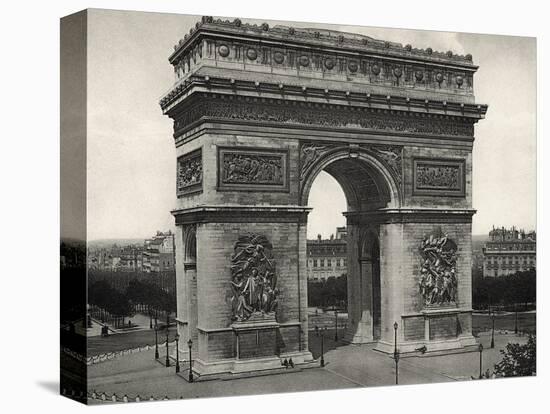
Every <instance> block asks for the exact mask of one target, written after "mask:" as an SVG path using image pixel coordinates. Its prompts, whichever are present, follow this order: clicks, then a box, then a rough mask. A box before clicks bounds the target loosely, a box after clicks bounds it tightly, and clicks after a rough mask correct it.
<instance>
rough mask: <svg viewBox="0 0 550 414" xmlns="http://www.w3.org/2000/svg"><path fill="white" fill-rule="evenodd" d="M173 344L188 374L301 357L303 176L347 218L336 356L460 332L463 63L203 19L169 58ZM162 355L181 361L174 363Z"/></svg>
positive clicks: (465, 130) (463, 341) (467, 114)
mask: <svg viewBox="0 0 550 414" xmlns="http://www.w3.org/2000/svg"><path fill="white" fill-rule="evenodd" d="M169 61H170V63H171V64H172V66H173V68H174V76H175V83H174V85H173V86H172V88H171V89H170V91H169V92H168V93H167V94H166V95H165V96H164V97H163V98H162V99H161V101H160V105H161V107H162V110H163V113H164V114H166V115H167V116H169V117H170V118H172V119H173V121H174V134H173V137H174V141H175V146H176V152H177V172H176V174H177V186H176V195H177V205H176V208H175V209H174V210H173V212H172V213H173V215H174V217H175V221H176V225H177V234H176V249H177V253H176V263H177V266H176V267H177V269H176V271H177V293H178V312H177V313H178V319H177V320H178V332H179V334H180V335H181V337H182V340H181V341H180V343H181V344H185V343H186V342H187V340H188V339H191V340H192V341H193V345H192V346H193V352H194V355H196V359H195V358H194V359H195V361H194V370H195V371H196V372H197V373H199V374H200V375H218V374H225V373H239V372H248V371H255V370H265V369H276V368H279V367H280V365H281V360H282V359H283V358H292V359H293V361H294V363H295V364H298V365H299V364H303V363H307V362H309V361H311V360H312V355H311V353H310V352H309V351H308V339H307V338H308V337H307V332H308V320H307V275H306V240H307V237H306V224H307V217H308V212H309V211H310V208H308V206H307V204H308V195H309V191H310V189H311V186H312V183H313V181H314V179H315V177H316V176H317V175H318V174H319V172H320V171H323V170H324V171H326V172H327V173H329V174H330V175H332V176H333V177H334V178H335V179H336V180H337V181H338V182H339V183H340V185H341V186H342V188H343V190H344V193H345V195H346V198H347V202H348V211H347V212H346V213H345V216H346V218H347V227H348V237H347V242H348V249H347V251H348V260H347V262H348V284H349V286H348V301H349V304H348V308H349V323H348V328H347V332H346V340H348V341H349V342H353V343H368V342H375V343H376V347H377V349H379V350H381V351H383V352H393V349H394V333H395V332H394V327H393V326H394V322H397V324H398V331H397V346H398V348H399V350H400V351H401V352H412V351H414V350H415V349H417V348H419V347H422V346H425V347H426V349H427V351H428V352H429V351H433V350H444V349H454V348H461V347H464V346H467V345H472V344H474V343H475V341H474V337H473V336H472V333H471V318H472V309H471V260H472V258H471V221H472V215H473V214H474V213H475V211H474V210H473V209H472V181H471V177H472V147H473V142H474V124H475V123H476V122H477V121H479V120H480V119H483V118H484V115H485V113H486V111H487V106H486V105H479V104H477V103H476V102H475V98H474V93H473V91H474V82H473V75H474V73H475V72H476V70H477V66H475V65H474V64H473V62H472V56H471V55H466V56H459V55H455V54H453V53H452V52H450V51H449V52H446V53H440V52H435V51H433V50H431V49H429V48H428V49H416V48H413V47H412V46H410V45H406V46H402V45H401V44H396V43H392V42H384V41H380V40H376V39H373V38H370V37H367V36H362V35H356V34H350V33H340V32H335V31H331V30H320V29H301V28H294V27H284V26H275V27H269V25H268V24H266V23H264V24H262V25H251V24H245V23H243V22H242V21H241V20H239V19H235V20H233V21H222V20H216V19H213V18H212V17H203V19H202V21H200V22H198V23H197V24H196V26H195V27H194V28H193V29H191V31H190V32H189V34H188V35H186V36H185V38H184V39H182V40H181V41H180V42H179V43H178V44H177V45H176V46H175V47H174V51H173V53H172V54H171V55H170V57H169ZM181 351H182V352H180V354H182V355H184V353H183V351H184V349H183V348H182V350H181Z"/></svg>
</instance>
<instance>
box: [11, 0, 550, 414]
mask: <svg viewBox="0 0 550 414" xmlns="http://www.w3.org/2000/svg"><path fill="white" fill-rule="evenodd" d="M86 7H96V8H119V9H126V8H131V9H133V10H143V11H156V12H174V13H186V14H198V15H202V14H209V15H218V16H220V15H222V16H223V15H227V16H240V17H245V18H246V17H255V18H266V19H268V18H269V19H280V20H295V21H315V22H324V23H339V24H357V25H367V26H386V27H404V28H413V29H433V30H448V31H466V32H478V33H491V34H495V33H496V34H509V35H524V36H525V35H527V36H537V37H538V41H537V43H538V45H537V46H538V48H537V50H538V74H539V79H538V82H539V83H538V85H539V89H538V90H539V95H538V104H539V105H538V122H539V128H538V155H539V158H538V161H539V162H538V178H539V179H538V191H539V192H538V194H539V202H538V212H539V214H538V226H537V227H538V233H539V235H538V236H539V240H538V247H539V251H543V249H544V247H546V245H547V243H546V237H545V234H546V230H547V222H546V220H545V219H544V218H543V216H542V212H543V204H544V200H545V196H546V194H545V193H543V185H542V183H543V182H544V178H546V176H545V172H546V170H548V168H546V169H544V167H543V162H542V160H543V158H542V157H543V154H544V155H547V154H545V151H544V150H545V145H544V143H543V142H542V139H541V138H542V136H543V134H544V131H543V126H544V125H543V124H544V118H545V117H544V114H543V111H544V109H545V108H543V99H544V97H545V96H548V87H547V85H548V82H545V79H544V78H543V76H542V74H544V73H545V72H546V73H549V72H550V71H549V70H548V68H549V65H548V55H549V53H548V43H547V42H546V38H547V37H548V33H549V29H548V27H549V26H550V25H548V22H547V12H546V11H545V10H544V2H536V1H534V0H533V1H531V0H523V1H521V2H504V1H501V2H481V1H474V0H472V1H469V0H461V1H457V2H444V1H441V0H439V1H421V0H416V1H411V0H389V1H380V0H379V1H375V0H372V1H347V2H340V3H337V2H322V1H319V0H317V1H302V2H298V1H296V0H276V1H237V0H232V1H225V0H209V1H207V2H181V1H167V0H156V1H143V0H141V1H140V0H134V1H132V2H131V3H130V2H125V1H122V0H109V1H106V0H104V1H99V0H98V1H94V0H88V1H81V0H71V1H69V0H64V1H56V2H40V1H34V2H31V1H24V0H18V1H15V2H6V3H5V4H4V5H3V8H2V13H1V17H0V19H1V20H2V21H1V24H0V30H1V31H2V34H1V39H2V65H1V68H2V69H1V70H2V92H3V97H2V100H1V102H2V134H1V136H2V150H1V151H0V157H1V162H0V168H1V169H2V170H1V175H0V176H1V177H2V191H1V194H2V207H1V208H2V211H1V213H2V214H0V217H1V227H0V228H1V229H2V237H1V238H0V239H1V243H2V250H1V251H2V267H1V269H2V270H1V271H0V274H1V275H2V283H3V285H2V289H0V291H1V292H2V299H1V300H0V303H1V304H2V315H3V327H2V331H3V333H4V335H2V339H1V342H0V343H1V344H2V355H3V358H2V378H3V380H4V381H3V383H4V384H5V385H4V387H2V389H3V391H4V392H3V397H4V398H3V401H2V404H3V405H4V406H6V405H7V406H8V407H5V408H4V410H5V412H12V411H14V409H15V407H17V409H18V411H26V412H32V411H31V410H36V411H38V410H40V411H44V410H47V411H52V412H58V413H65V412H67V413H69V412H70V413H73V412H75V411H78V410H80V409H83V408H82V407H79V405H77V404H76V403H74V402H72V401H69V400H68V399H64V398H61V397H58V396H57V395H56V394H57V393H56V392H54V391H53V390H52V389H53V387H54V386H55V382H56V381H57V379H58V376H59V374H58V370H59V367H58V358H59V357H58V355H59V352H58V349H59V348H58V330H57V329H58V328H57V321H58V315H59V311H58V309H57V308H58V298H59V294H58V246H59V245H58V236H59V230H58V229H59V219H58V209H59V201H58V200H59V151H58V146H59V92H58V91H59V20H58V19H59V18H60V17H61V16H64V15H67V14H70V13H72V12H75V11H78V10H81V9H83V8H86ZM495 53H506V51H505V50H499V51H495ZM545 69H546V71H545ZM6 92H7V94H6ZM548 115H549V114H546V116H547V117H548ZM6 127H7V128H6ZM518 202H521V200H518ZM510 208H513V206H510ZM539 257H540V259H539V260H538V266H539V272H538V273H539V275H540V276H539V278H538V282H539V284H538V291H539V301H538V304H539V308H538V318H539V321H540V320H543V321H546V320H547V315H546V312H545V307H546V306H545V302H544V299H545V297H547V296H548V295H547V293H548V292H547V286H548V282H546V277H545V275H544V272H545V270H546V269H547V268H548V259H547V258H546V257H545V256H544V255H540V256H539ZM539 327H541V328H542V327H543V324H542V323H539ZM546 339H547V335H546V334H545V332H544V330H542V331H541V330H540V329H539V335H538V342H539V355H538V359H539V368H538V370H539V375H538V377H537V378H528V379H518V380H515V379H512V380H501V381H482V382H463V383H457V384H452V385H448V384H442V385H419V386H405V387H399V388H395V387H382V388H369V389H360V390H347V391H329V392H315V393H301V394H281V395H270V396H263V397H261V398H260V397H239V399H229V400H228V399H208V400H205V399H200V400H188V401H186V402H181V401H180V402H160V403H149V404H129V405H124V406H104V407H102V408H100V409H101V410H102V412H111V411H114V410H117V412H129V410H131V411H132V412H144V411H146V410H158V409H160V410H162V411H163V412H181V411H182V410H184V411H185V412H188V413H195V412H201V413H202V412H204V410H206V411H211V410H212V411H214V410H216V411H219V410H223V412H224V413H226V412H240V413H243V412H245V413H247V412H249V411H259V412H261V413H262V414H264V413H271V412H277V413H280V412H281V411H282V410H288V409H292V410H296V411H297V410H302V411H306V410H307V411H309V412H313V411H314V410H315V412H336V411H338V412H342V411H344V410H346V411H347V410H353V411H355V410H358V411H360V412H361V411H364V412H368V411H376V410H384V412H399V411H401V412H407V413H412V412H422V413H425V412H429V411H441V412H444V413H445V414H448V413H455V412H457V413H458V412H460V413H464V412H476V413H477V412H490V413H499V414H500V413H505V412H515V413H517V412H523V411H525V410H533V411H539V409H538V407H541V406H543V405H542V404H543V402H545V400H546V396H547V392H548V391H547V390H548V389H549V387H548V385H549V382H548V353H547V352H548V351H547V349H548V347H547V346H546V345H547V341H546ZM10 406H12V407H10ZM10 408H12V409H10Z"/></svg>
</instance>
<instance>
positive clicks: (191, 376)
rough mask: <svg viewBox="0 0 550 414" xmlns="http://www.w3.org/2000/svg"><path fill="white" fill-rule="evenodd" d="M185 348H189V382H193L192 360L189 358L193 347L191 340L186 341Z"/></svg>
mask: <svg viewBox="0 0 550 414" xmlns="http://www.w3.org/2000/svg"><path fill="white" fill-rule="evenodd" d="M187 346H188V347H189V382H193V359H192V358H191V347H192V346H193V341H192V340H191V339H189V341H187Z"/></svg>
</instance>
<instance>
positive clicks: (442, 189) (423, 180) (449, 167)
mask: <svg viewBox="0 0 550 414" xmlns="http://www.w3.org/2000/svg"><path fill="white" fill-rule="evenodd" d="M413 174H414V176H413V195H442V196H457V197H464V196H465V194H466V185H465V182H466V177H465V160H447V159H429V158H415V159H413Z"/></svg>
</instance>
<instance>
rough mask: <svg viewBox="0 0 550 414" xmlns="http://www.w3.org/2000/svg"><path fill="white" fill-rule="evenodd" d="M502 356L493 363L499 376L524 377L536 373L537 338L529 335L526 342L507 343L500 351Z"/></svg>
mask: <svg viewBox="0 0 550 414" xmlns="http://www.w3.org/2000/svg"><path fill="white" fill-rule="evenodd" d="M500 352H501V353H502V355H504V358H503V359H502V361H500V362H499V363H498V364H496V365H495V374H496V375H497V376H499V377H524V376H530V375H536V373H537V339H536V336H535V335H529V340H528V341H527V343H526V344H524V345H520V344H508V345H506V350H501V351H500Z"/></svg>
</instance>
